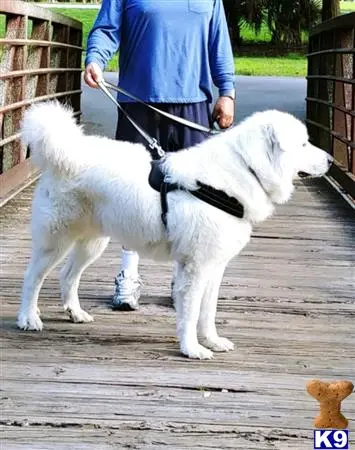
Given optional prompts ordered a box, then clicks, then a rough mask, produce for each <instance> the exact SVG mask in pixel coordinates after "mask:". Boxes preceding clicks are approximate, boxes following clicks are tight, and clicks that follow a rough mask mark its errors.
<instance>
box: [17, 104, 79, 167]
mask: <svg viewBox="0 0 355 450" xmlns="http://www.w3.org/2000/svg"><path fill="white" fill-rule="evenodd" d="M21 135H22V140H23V142H24V144H25V145H29V147H30V152H31V156H32V160H33V162H34V164H35V165H36V166H37V167H39V168H40V169H42V170H45V169H52V170H59V171H60V172H72V171H73V170H74V171H75V169H76V168H78V163H79V161H78V159H79V158H80V155H79V153H81V152H80V149H81V148H82V143H81V144H80V140H81V139H82V137H83V133H82V131H81V128H80V127H79V126H78V125H77V124H76V122H75V118H74V116H73V111H72V110H71V109H70V108H69V107H66V106H63V105H61V104H60V103H59V102H58V101H54V102H45V103H38V104H35V105H32V106H31V107H30V108H29V109H28V110H27V111H26V112H25V116H24V119H23V122H22V128H21Z"/></svg>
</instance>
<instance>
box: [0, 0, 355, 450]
mask: <svg viewBox="0 0 355 450" xmlns="http://www.w3.org/2000/svg"><path fill="white" fill-rule="evenodd" d="M9 4H10V3H9V2H7V3H6V1H5V2H4V0H0V15H1V14H5V15H6V23H7V28H6V33H5V37H3V38H1V40H0V44H1V45H3V50H2V52H1V58H2V59H1V65H0V67H1V69H2V72H1V74H0V98H1V102H2V103H1V105H0V117H1V132H2V135H1V136H0V139H1V141H0V147H1V149H2V150H1V162H2V165H1V171H2V175H0V183H1V191H0V192H1V195H2V203H3V204H4V205H3V206H2V208H1V209H0V267H1V273H0V280H1V281H0V283H1V286H0V287H1V290H0V292H1V294H0V295H1V318H2V325H1V331H0V332H1V355H0V356H1V386H0V389H1V390H0V405H1V408H0V433H1V434H0V439H1V449H4V450H15V449H16V450H17V449H26V450H42V449H46V450H47V449H56V450H67V449H75V450H80V449H83V450H84V449H85V450H90V449H95V450H96V449H100V450H106V449H126V448H127V449H154V450H157V449H169V450H170V449H171V450H178V449H187V450H194V449H196V450H197V449H249V450H259V449H260V450H266V449H279V450H284V449H294V450H303V449H304V450H306V449H307V450H309V449H311V448H313V427H312V422H313V418H314V417H315V415H316V414H317V411H318V404H317V402H316V401H315V400H314V399H313V398H311V397H310V396H309V395H308V394H307V393H306V390H305V384H306V382H307V381H308V380H310V379H312V378H319V379H322V380H334V379H349V380H352V381H353V382H354V381H355V379H354V374H355V327H354V320H355V303H354V279H355V269H354V267H355V266H354V262H355V257H354V255H355V241H354V236H355V216H354V209H353V206H352V205H353V201H352V195H353V192H354V191H352V189H353V184H352V182H353V179H354V178H353V176H354V158H353V155H354V140H355V139H354V132H355V131H354V130H355V125H354V120H355V119H354V117H355V112H354V102H355V91H354V84H355V83H354V67H355V64H354V26H353V25H354V23H355V20H353V19H354V18H355V16H354V15H353V16H352V20H350V21H349V19H346V20H347V21H348V22H345V23H342V24H339V23H338V22H336V23H335V25H334V28H331V27H330V28H329V27H328V28H324V26H323V28H322V27H320V28H319V29H315V30H314V32H313V34H312V36H313V37H312V39H311V48H310V53H311V55H310V59H311V65H310V75H309V85H308V86H309V87H308V94H307V98H308V114H307V117H308V122H309V126H310V132H311V135H312V138H313V140H314V141H315V142H320V143H321V144H322V145H323V147H324V148H326V149H328V151H330V152H331V153H333V154H334V155H335V156H336V157H337V159H338V164H337V165H336V169H335V172H334V173H333V175H334V177H335V178H333V177H332V178H331V179H328V180H325V179H322V180H317V181H314V180H308V181H302V182H298V183H297V190H296V193H295V195H294V198H293V200H292V201H291V202H290V203H289V204H288V205H286V206H283V207H280V208H279V209H278V212H277V214H276V215H275V217H273V218H272V219H271V220H269V221H267V222H266V223H264V224H262V225H261V226H260V227H258V228H257V229H255V230H254V233H253V238H252V241H251V243H250V245H249V246H248V247H247V248H246V249H245V250H244V251H243V252H242V254H241V255H240V256H239V257H238V258H236V259H235V260H233V261H232V263H231V264H230V266H229V267H228V269H227V271H226V274H225V277H224V280H223V284H222V287H221V291H220V303H219V311H218V316H217V323H218V327H219V328H220V330H221V333H223V335H225V336H228V337H229V338H231V339H232V340H233V341H234V343H235V344H236V350H235V351H233V352H230V353H227V354H215V359H214V360H212V361H203V362H199V361H190V360H187V359H185V358H182V357H181V356H180V355H179V352H178V344H177V341H176V338H175V320H174V313H173V311H172V310H171V309H170V308H169V306H168V305H169V298H168V297H169V290H170V277H171V267H170V266H169V265H161V264H157V263H155V262H153V261H149V260H144V261H142V267H141V274H142V277H143V280H144V283H145V284H144V287H143V299H142V306H141V308H140V310H139V311H136V312H132V313H128V312H124V313H122V312H112V311H111V309H110V296H111V294H112V284H113V283H112V282H113V278H114V275H115V272H116V270H117V266H118V263H119V261H118V255H119V253H120V245H119V243H117V242H113V243H111V244H110V246H109V248H108V249H107V251H106V252H105V254H104V255H103V257H102V258H101V259H100V260H99V261H97V262H96V263H95V264H94V265H93V266H92V267H90V269H89V270H88V271H87V272H86V273H85V274H84V276H83V279H82V283H81V289H80V296H81V299H82V300H81V301H82V302H83V304H84V305H85V307H86V309H87V310H89V311H90V313H91V314H93V315H94V317H95V322H93V323H91V324H85V325H84V324H83V325H80V324H79V325H78V324H72V323H70V322H69V321H68V319H67V317H66V315H65V314H64V312H63V311H62V309H61V306H60V302H59V285H58V278H57V273H56V272H54V273H52V274H51V276H50V277H49V278H48V279H47V281H46V282H45V284H44V287H43V289H42V293H41V297H40V306H41V311H42V315H43V317H44V324H45V329H44V331H43V332H42V333H24V332H20V331H19V330H17V329H16V325H15V317H16V311H17V308H18V304H19V297H20V295H21V283H22V278H23V273H24V270H25V267H26V264H27V263H28V259H29V254H30V245H31V242H30V235H29V227H28V225H29V219H30V203H31V199H32V193H33V189H34V187H35V183H33V180H34V179H35V178H36V177H37V176H38V174H37V173H33V172H32V169H30V163H29V162H28V157H29V156H30V155H28V154H27V151H26V149H24V148H23V147H22V145H21V142H20V140H19V139H18V135H17V133H18V123H19V120H20V118H21V117H22V116H21V115H22V113H23V110H24V108H26V106H27V105H28V104H30V103H33V102H34V101H38V98H39V97H44V96H46V97H48V96H52V97H55V96H57V97H59V98H63V99H64V98H66V99H67V100H68V99H73V100H72V101H73V103H74V107H75V109H76V111H77V112H78V115H79V114H80V95H79V96H78V91H80V77H79V79H78V76H77V74H78V73H79V74H80V72H78V71H77V70H69V71H67V70H66V69H75V68H76V69H77V68H78V67H80V66H79V62H80V58H79V57H78V53H80V51H79V48H78V47H80V39H81V38H80V33H81V29H80V25H79V24H78V23H76V22H72V21H67V19H63V18H62V17H61V16H58V15H52V14H51V13H49V12H48V11H46V12H43V11H42V10H41V9H40V8H34V7H30V5H27V6H26V8H25V9H21V8H23V5H22V4H21V5H22V6H21V8H20V7H19V6H18V5H19V3H18V2H15V1H14V2H11V8H7V9H5V7H6V5H9ZM14 5H15V6H16V5H17V6H18V9H16V7H15V6H14ZM29 23H31V26H29V25H28V24H29ZM21 27H22V28H21ZM21 30H22V31H21ZM31 30H32V31H31ZM54 30H57V31H56V33H57V34H56V33H54ZM31 33H32V34H31ZM41 33H42V34H41ZM331 35H332V36H333V37H332V38H331ZM56 36H57V37H56ZM58 36H61V37H58ZM78 36H79V37H78ZM322 36H323V37H322ZM77 39H78V40H77ZM26 48H27V49H26ZM58 52H59V53H60V56H57V57H55V56H54V55H57V54H58ZM16 55H17V56H16ZM18 55H20V56H18ZM21 55H22V56H21ZM26 55H27V56H26ZM29 55H32V58H34V59H33V61H36V64H37V65H38V64H39V67H37V66H35V63H33V64H34V66H33V67H32V68H30V69H29V68H28V67H26V64H25V63H24V59H23V58H29ZM70 55H72V56H70ZM73 55H75V57H74V56H73ZM319 55H322V56H321V58H320V56H319ZM324 55H331V56H329V58H328V60H327V61H328V63H325V62H324V58H325V56H324ZM317 58H318V60H319V61H318V63H319V64H318V65H317V64H316V63H315V62H314V61H315V60H316V59H317ZM349 61H351V64H352V65H351V64H350V63H349ZM331 63H332V64H333V65H332V64H331ZM322 64H323V65H322ZM319 67H321V68H319ZM351 67H352V69H351ZM332 69H334V71H335V72H334V73H333V72H331V70H332ZM28 70H30V72H28ZM341 70H343V71H342V72H341ZM351 70H352V71H351ZM325 71H326V72H325ZM315 72H316V73H315ZM324 83H325V84H324ZM339 83H340V84H341V85H342V86H343V90H342V91H341V90H340V87H339ZM28 85H31V86H32V87H31V90H30V91H29V90H28V88H27V86H28ZM344 86H345V87H344ZM349 86H350V87H349ZM20 88H21V89H22V91H21V90H20V91H18V89H20ZM330 88H332V89H330ZM26 89H27V90H26ZM19 92H20V93H19ZM26 92H27V93H26ZM25 93H26V94H25ZM349 99H350V100H349ZM75 102H76V103H75ZM317 108H318V109H317ZM324 108H327V109H326V110H325V109H324ZM325 111H328V114H326V113H325ZM84 112H85V111H84ZM344 180H345V181H344ZM339 183H341V184H339ZM342 409H343V412H344V415H345V416H346V417H347V418H348V419H349V420H350V425H349V430H350V440H351V443H352V445H355V394H353V395H352V396H350V397H348V399H346V400H345V401H344V402H343V405H342ZM350 448H351V444H350Z"/></svg>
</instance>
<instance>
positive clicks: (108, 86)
mask: <svg viewBox="0 0 355 450" xmlns="http://www.w3.org/2000/svg"><path fill="white" fill-rule="evenodd" d="M98 85H99V87H100V88H101V90H103V89H105V88H106V91H107V92H108V89H112V90H114V91H116V92H119V93H120V94H123V95H125V96H126V97H128V98H130V99H132V100H134V101H135V102H137V103H140V104H141V105H144V106H146V107H147V108H148V109H150V110H151V111H154V112H156V113H158V114H160V115H161V116H164V117H166V118H168V119H170V120H172V121H173V122H177V123H180V124H181V125H184V126H186V127H189V128H192V129H194V130H198V131H202V132H204V133H207V134H211V135H214V134H218V133H219V131H218V130H214V129H213V128H207V127H205V126H203V125H200V124H198V123H195V122H191V121H190V120H187V119H183V118H182V117H179V116H175V115H174V114H170V113H168V112H166V111H162V110H161V109H158V108H156V107H155V106H152V105H150V104H149V103H146V102H144V101H143V100H141V99H140V98H138V97H136V96H134V95H132V94H130V93H129V92H127V91H126V90H125V89H123V88H121V87H119V86H115V85H114V84H112V83H108V82H107V81H105V80H103V81H101V82H100V83H98ZM104 92H105V91H104ZM105 93H106V92H105ZM106 95H107V93H106Z"/></svg>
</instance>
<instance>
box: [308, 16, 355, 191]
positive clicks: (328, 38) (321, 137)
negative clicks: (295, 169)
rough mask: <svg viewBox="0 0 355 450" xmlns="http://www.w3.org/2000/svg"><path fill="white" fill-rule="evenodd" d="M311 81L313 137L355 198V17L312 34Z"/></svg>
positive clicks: (331, 22) (334, 21) (324, 25)
mask: <svg viewBox="0 0 355 450" xmlns="http://www.w3.org/2000/svg"><path fill="white" fill-rule="evenodd" d="M307 79H308V85H307V99H306V100H307V124H308V129H309V134H310V137H311V139H312V140H313V142H314V143H315V144H316V145H318V146H319V147H321V148H323V149H325V150H327V151H328V152H329V153H331V154H332V155H333V156H334V158H335V164H334V165H333V167H332V169H331V172H330V173H331V175H332V176H333V177H334V178H335V179H336V180H337V181H338V182H339V183H340V184H341V186H342V187H343V188H344V190H345V191H346V192H347V193H348V194H349V195H351V196H352V197H353V198H355V13H351V14H345V15H343V16H340V17H337V18H335V19H332V20H329V21H327V22H324V23H322V24H321V25H318V26H317V27H315V28H314V29H313V30H312V31H311V33H310V37H309V53H308V76H307Z"/></svg>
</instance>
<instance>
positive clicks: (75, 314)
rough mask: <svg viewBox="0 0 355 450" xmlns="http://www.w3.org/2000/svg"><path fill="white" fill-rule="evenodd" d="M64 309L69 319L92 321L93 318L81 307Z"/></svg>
mask: <svg viewBox="0 0 355 450" xmlns="http://www.w3.org/2000/svg"><path fill="white" fill-rule="evenodd" d="M66 311H67V313H68V314H69V317H70V320H71V321H72V322H74V323H88V322H93V321H94V318H93V317H92V316H90V314H88V313H87V312H86V311H84V310H83V309H81V308H78V309H74V308H67V309H66Z"/></svg>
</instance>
